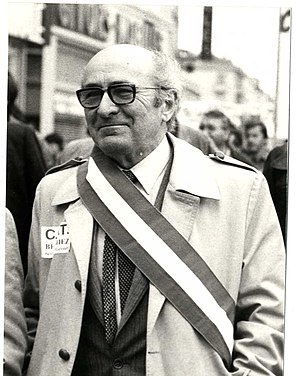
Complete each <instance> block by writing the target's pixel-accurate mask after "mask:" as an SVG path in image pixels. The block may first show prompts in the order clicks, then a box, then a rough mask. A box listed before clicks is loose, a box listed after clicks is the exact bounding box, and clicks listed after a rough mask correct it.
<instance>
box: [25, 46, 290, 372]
mask: <svg viewBox="0 0 300 376" xmlns="http://www.w3.org/2000/svg"><path fill="white" fill-rule="evenodd" d="M177 70H178V67H177V65H176V64H175V63H174V62H173V61H172V60H171V59H169V58H168V57H167V56H165V55H163V54H160V53H157V52H151V51H148V50H145V49H144V48H141V47H137V46H132V45H114V46H110V47H108V48H105V49H104V50H102V51H100V52H99V53H97V54H96V55H95V56H94V57H93V58H92V59H91V60H90V62H89V63H88V65H87V67H86V68H85V70H84V72H83V78H82V88H81V89H80V90H78V91H77V96H78V99H79V101H80V103H81V105H82V106H83V107H84V112H85V117H86V120H87V124H88V131H89V133H90V135H91V137H92V138H93V140H94V143H95V147H94V149H93V151H92V154H91V157H90V158H89V159H88V160H82V161H81V162H80V161H79V162H78V163H76V161H72V162H71V163H69V164H66V165H65V166H60V167H59V168H57V170H53V171H52V173H51V174H48V175H47V176H46V177H45V178H44V179H43V180H42V182H41V184H40V185H39V187H38V190H37V195H36V199H35V205H34V210H33V213H34V214H33V224H32V230H31V242H30V256H29V273H28V276H27V279H26V288H25V303H26V314H27V321H28V328H29V335H30V341H31V345H33V349H32V356H31V361H30V364H29V369H28V373H27V375H28V376H31V375H32V376H33V375H34V376H37V375H43V376H44V375H55V376H59V375H72V376H78V375H81V376H82V375H89V376H90V375H128V376H129V375H130V376H132V375H155V376H161V375H170V376H176V375H177V376H183V375H193V376H194V375H206V376H217V375H218V376H219V375H231V374H232V375H248V374H250V373H251V375H281V372H282V354H283V348H282V346H283V333H282V330H283V302H284V286H283V283H284V255H285V252H284V247H283V240H282V236H281V232H280V227H279V223H278V220H277V217H276V213H275V209H274V206H273V204H272V200H271V197H270V194H269V191H268V187H267V183H266V181H265V179H264V177H263V175H262V174H261V173H258V172H257V171H256V170H255V169H252V167H250V166H245V165H243V164H241V165H239V164H238V162H237V161H235V160H233V159H231V158H227V157H224V155H223V154H220V153H218V154H217V155H216V156H210V157H208V156H204V155H203V153H202V152H201V151H200V150H198V149H196V148H194V147H192V146H190V145H189V144H188V143H186V142H185V141H183V140H180V139H177V138H175V137H173V136H172V135H170V134H169V132H168V127H169V126H171V123H172V121H173V119H174V118H175V114H176V110H177V107H178V99H179V96H180V82H179V80H178V78H177V77H178V74H179V71H177ZM266 218H267V219H268V220H266Z"/></svg>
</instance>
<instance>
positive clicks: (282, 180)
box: [263, 141, 288, 243]
mask: <svg viewBox="0 0 300 376" xmlns="http://www.w3.org/2000/svg"><path fill="white" fill-rule="evenodd" d="M287 169H288V142H287V141H286V142H285V143H284V144H282V145H280V146H276V147H275V148H274V149H272V150H271V151H270V153H269V155H268V157H267V159H266V161H265V164H264V170H263V174H264V175H265V177H266V179H267V182H268V184H269V188H270V192H271V196H272V199H273V202H274V206H275V209H276V212H277V215H278V219H279V223H280V227H281V231H282V235H283V238H284V241H285V243H286V232H287V228H286V226H287V191H288V178H287Z"/></svg>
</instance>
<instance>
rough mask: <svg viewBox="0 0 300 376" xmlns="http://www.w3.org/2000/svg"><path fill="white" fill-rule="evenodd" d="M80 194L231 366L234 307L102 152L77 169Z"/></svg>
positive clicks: (199, 260) (195, 256)
mask: <svg viewBox="0 0 300 376" xmlns="http://www.w3.org/2000/svg"><path fill="white" fill-rule="evenodd" d="M78 190H79V194H80V197H81V199H82V201H83V202H84V204H85V205H86V207H87V208H88V210H89V211H90V213H91V214H92V215H93V217H94V218H95V220H96V221H97V222H98V223H99V225H100V226H101V227H102V228H103V230H104V231H105V232H106V233H107V234H108V235H109V236H110V237H111V238H112V239H113V240H114V242H115V243H116V244H117V245H118V247H119V248H120V249H121V250H122V251H123V252H124V253H125V254H126V255H127V257H129V258H130V260H131V261H132V262H133V263H134V264H135V265H136V266H137V267H138V268H139V269H140V270H141V272H142V273H143V274H144V275H145V276H146V277H147V278H148V279H149V280H150V282H151V283H152V284H153V285H154V286H155V287H156V288H157V289H158V290H159V291H160V292H161V293H162V294H163V295H164V296H165V297H166V299H168V301H169V302H170V303H171V304H172V305H173V306H174V307H175V308H176V309H177V310H178V311H179V312H180V313H181V315H182V316H183V317H185V319H186V320H187V321H188V322H189V323H190V324H191V325H192V326H193V328H194V329H195V330H196V331H197V332H198V333H200V334H201V335H202V336H203V337H204V339H205V340H206V341H207V342H208V343H209V344H210V345H211V346H212V347H213V348H214V349H215V350H216V351H217V352H218V354H219V355H220V356H221V358H222V359H223V361H224V363H225V365H226V366H227V367H229V365H230V364H231V352H232V348H233V320H234V311H235V303H234V301H233V299H232V297H231V296H230V295H229V293H228V292H227V291H226V289H225V288H224V286H223V285H222V284H221V283H220V281H219V280H218V279H217V277H216V276H215V275H214V273H213V272H212V271H211V270H210V268H209V267H208V265H207V264H206V263H205V261H204V260H203V259H202V258H201V257H200V255H199V254H198V253H197V252H196V251H195V250H194V249H193V247H192V246H191V245H190V244H189V243H188V241H187V240H186V239H185V238H184V237H183V236H182V235H181V234H180V233H179V232H178V231H177V230H176V229H175V228H174V227H173V226H172V225H171V224H170V223H169V222H168V221H167V220H166V218H165V217H164V216H163V215H162V214H161V213H160V212H159V211H158V210H157V209H156V208H155V207H154V206H153V205H152V204H151V203H150V202H149V201H148V200H147V199H146V198H145V197H144V196H143V195H142V193H141V192H140V191H139V190H138V189H137V188H136V187H135V186H134V184H132V183H131V182H130V181H129V180H128V178H127V177H126V176H125V174H123V173H122V172H121V171H120V170H119V169H118V168H117V167H116V165H115V164H114V163H113V161H112V160H110V159H109V158H108V157H106V156H105V155H104V154H103V153H102V152H101V151H100V149H98V148H94V150H93V152H92V155H91V157H90V159H89V162H88V164H87V163H85V164H83V165H81V166H80V167H79V169H78Z"/></svg>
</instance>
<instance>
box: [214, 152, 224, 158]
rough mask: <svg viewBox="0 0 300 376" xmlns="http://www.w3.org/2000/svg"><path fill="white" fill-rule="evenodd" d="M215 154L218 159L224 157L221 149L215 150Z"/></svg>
mask: <svg viewBox="0 0 300 376" xmlns="http://www.w3.org/2000/svg"><path fill="white" fill-rule="evenodd" d="M215 156H216V157H217V158H218V159H221V160H223V159H224V158H225V154H224V153H223V152H222V151H221V150H217V151H216V152H215Z"/></svg>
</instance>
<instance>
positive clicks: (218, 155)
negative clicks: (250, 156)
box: [208, 150, 258, 172]
mask: <svg viewBox="0 0 300 376" xmlns="http://www.w3.org/2000/svg"><path fill="white" fill-rule="evenodd" d="M208 156H209V158H210V159H212V160H214V161H216V162H221V163H225V164H227V165H230V166H236V167H241V168H244V169H246V170H250V171H254V172H258V170H257V169H256V168H255V167H253V166H250V165H248V164H247V163H244V162H241V161H239V160H237V159H235V158H232V157H229V156H228V155H225V154H224V153H223V152H222V151H221V150H218V151H216V152H215V153H214V154H208Z"/></svg>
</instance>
